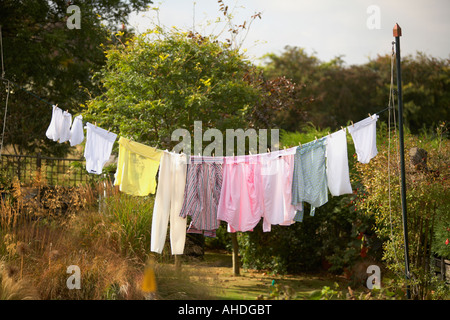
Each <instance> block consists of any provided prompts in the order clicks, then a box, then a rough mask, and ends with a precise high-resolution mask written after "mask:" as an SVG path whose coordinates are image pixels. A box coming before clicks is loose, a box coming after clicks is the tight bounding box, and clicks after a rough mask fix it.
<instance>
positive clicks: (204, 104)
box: [85, 27, 259, 148]
mask: <svg viewBox="0 0 450 320" xmlns="http://www.w3.org/2000/svg"><path fill="white" fill-rule="evenodd" d="M106 57H107V62H106V66H105V68H104V69H103V70H102V71H101V72H100V73H99V74H98V75H97V76H98V77H100V79H101V82H102V85H103V86H104V88H105V92H104V93H103V94H102V95H100V96H97V97H95V98H94V99H92V100H90V101H89V102H88V103H87V110H86V112H85V118H86V119H87V120H90V121H94V120H95V121H97V122H98V123H99V124H100V125H102V126H103V127H105V128H111V130H113V131H114V132H116V133H118V134H120V135H122V136H126V137H130V138H133V139H135V140H136V141H140V142H142V143H147V144H153V145H154V144H156V143H160V144H161V145H162V146H163V147H168V148H170V147H171V146H173V145H175V143H174V142H171V134H172V132H173V131H174V130H175V129H178V128H185V129H188V130H190V132H193V125H194V121H196V120H201V121H202V122H203V127H215V128H217V129H219V130H224V129H226V128H246V127H247V123H246V121H245V120H244V117H243V116H244V115H245V114H246V112H247V111H246V110H247V109H248V108H249V106H251V105H254V104H256V102H257V100H258V98H259V89H258V88H255V87H254V86H252V85H251V84H250V83H249V82H248V81H246V79H245V76H246V75H247V74H248V73H250V72H252V66H251V65H250V64H249V63H248V62H246V61H245V60H244V59H243V57H242V56H241V55H240V54H239V52H238V51H236V50H232V49H230V48H229V47H228V45H226V44H223V43H219V42H217V41H214V40H212V39H209V38H205V37H201V36H199V35H194V34H192V33H186V32H179V31H177V30H175V29H171V30H168V31H165V30H163V29H162V28H159V27H157V28H155V29H153V30H149V31H148V32H147V33H145V34H142V35H139V36H137V37H135V38H134V39H132V40H130V41H128V42H126V43H125V45H124V46H123V47H112V48H110V49H109V50H108V51H107V52H106Z"/></svg>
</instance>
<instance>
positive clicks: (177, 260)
mask: <svg viewBox="0 0 450 320" xmlns="http://www.w3.org/2000/svg"><path fill="white" fill-rule="evenodd" d="M174 257H175V272H176V273H179V272H180V271H181V257H180V255H178V254H176V255H175V256H174Z"/></svg>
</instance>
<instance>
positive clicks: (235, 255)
mask: <svg viewBox="0 0 450 320" xmlns="http://www.w3.org/2000/svg"><path fill="white" fill-rule="evenodd" d="M231 244H232V245H233V274H234V275H235V276H238V275H239V274H240V271H239V269H240V261H239V246H238V241H237V234H236V232H232V233H231Z"/></svg>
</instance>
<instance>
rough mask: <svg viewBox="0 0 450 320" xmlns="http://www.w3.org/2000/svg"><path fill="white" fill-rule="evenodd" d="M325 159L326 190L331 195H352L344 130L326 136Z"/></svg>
mask: <svg viewBox="0 0 450 320" xmlns="http://www.w3.org/2000/svg"><path fill="white" fill-rule="evenodd" d="M326 158H327V160H326V161H327V162H326V163H327V169H326V170H327V182H328V190H330V193H331V195H333V196H340V195H343V194H348V193H352V186H351V184H350V173H349V168H348V155H347V135H346V131H345V128H344V129H343V130H339V131H337V132H334V133H332V134H331V135H329V136H327V145H326Z"/></svg>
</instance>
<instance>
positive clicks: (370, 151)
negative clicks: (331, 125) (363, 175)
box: [347, 115, 379, 163]
mask: <svg viewBox="0 0 450 320" xmlns="http://www.w3.org/2000/svg"><path fill="white" fill-rule="evenodd" d="M378 118H379V116H378V115H373V116H370V117H367V118H365V119H364V120H361V121H359V122H357V123H355V124H353V125H351V126H348V127H347V128H348V132H350V134H351V136H352V139H353V142H354V144H355V150H356V154H357V155H358V161H359V162H361V163H369V161H370V160H371V159H372V158H373V157H375V156H376V155H377V153H378V151H377V120H378Z"/></svg>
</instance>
